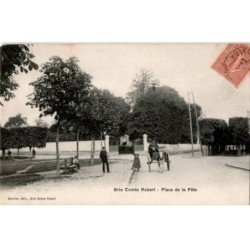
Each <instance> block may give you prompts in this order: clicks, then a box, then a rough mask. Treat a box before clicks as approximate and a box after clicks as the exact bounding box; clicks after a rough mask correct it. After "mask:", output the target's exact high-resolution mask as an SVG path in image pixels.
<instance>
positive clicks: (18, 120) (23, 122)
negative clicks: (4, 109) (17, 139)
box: [4, 114, 28, 128]
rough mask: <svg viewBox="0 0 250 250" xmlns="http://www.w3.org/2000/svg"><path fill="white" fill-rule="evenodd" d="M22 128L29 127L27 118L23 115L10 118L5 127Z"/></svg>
mask: <svg viewBox="0 0 250 250" xmlns="http://www.w3.org/2000/svg"><path fill="white" fill-rule="evenodd" d="M22 126H28V123H27V118H26V117H23V116H22V115H21V114H17V115H16V116H13V117H10V118H9V119H8V121H7V122H6V123H5V125H4V127H5V128H13V127H22Z"/></svg>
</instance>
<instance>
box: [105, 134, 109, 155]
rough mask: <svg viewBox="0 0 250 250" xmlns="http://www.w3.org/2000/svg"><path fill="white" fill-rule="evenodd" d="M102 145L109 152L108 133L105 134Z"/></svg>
mask: <svg viewBox="0 0 250 250" xmlns="http://www.w3.org/2000/svg"><path fill="white" fill-rule="evenodd" d="M104 146H105V148H106V151H107V152H109V135H105V140H104Z"/></svg>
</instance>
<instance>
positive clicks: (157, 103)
mask: <svg viewBox="0 0 250 250" xmlns="http://www.w3.org/2000/svg"><path fill="white" fill-rule="evenodd" d="M188 126H189V122H188V106H187V103H186V102H185V100H184V99H183V98H182V97H180V96H179V94H178V93H177V92H176V91H175V90H174V89H173V88H170V87H167V86H164V87H157V88H154V89H151V90H150V91H148V92H147V93H146V94H145V95H144V96H141V97H140V98H139V99H138V100H137V102H136V104H135V106H134V109H133V112H132V114H131V120H130V123H129V134H130V138H131V139H136V138H138V137H141V136H142V135H143V134H144V133H146V134H147V135H148V136H149V137H150V138H153V139H156V140H158V141H160V142H164V143H172V144H174V143H179V142H180V141H181V138H182V135H183V132H185V131H186V130H187V128H188Z"/></svg>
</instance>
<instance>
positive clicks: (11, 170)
mask: <svg viewBox="0 0 250 250" xmlns="http://www.w3.org/2000/svg"><path fill="white" fill-rule="evenodd" d="M79 163H80V166H81V167H86V166H89V163H90V160H89V159H80V161H79ZM100 163H101V161H100V159H95V162H94V165H96V164H100ZM63 164H64V162H63V159H62V160H61V165H63ZM29 166H33V167H32V168H31V170H30V171H28V173H38V172H46V171H53V170H56V169H57V167H56V160H48V159H41V160H34V159H27V160H4V161H1V162H0V176H1V175H13V174H16V173H17V172H18V171H21V170H24V169H26V168H27V167H29Z"/></svg>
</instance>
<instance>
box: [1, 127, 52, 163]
mask: <svg viewBox="0 0 250 250" xmlns="http://www.w3.org/2000/svg"><path fill="white" fill-rule="evenodd" d="M46 137H47V128H44V127H37V126H27V127H12V128H1V143H0V147H1V149H2V151H3V154H2V155H3V158H4V156H5V150H6V149H11V148H16V149H18V155H19V149H20V148H25V147H29V148H30V151H31V148H32V147H39V148H42V147H45V146H46Z"/></svg>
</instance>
